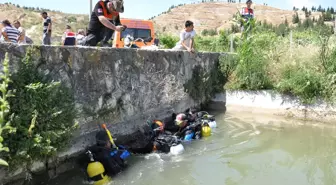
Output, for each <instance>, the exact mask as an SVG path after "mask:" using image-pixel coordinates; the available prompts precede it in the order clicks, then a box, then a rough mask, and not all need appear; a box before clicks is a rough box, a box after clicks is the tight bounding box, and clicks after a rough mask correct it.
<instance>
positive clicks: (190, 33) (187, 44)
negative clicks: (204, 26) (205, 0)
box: [173, 21, 196, 53]
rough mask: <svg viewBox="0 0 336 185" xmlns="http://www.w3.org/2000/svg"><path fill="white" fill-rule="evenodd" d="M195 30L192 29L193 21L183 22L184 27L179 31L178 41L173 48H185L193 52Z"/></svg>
mask: <svg viewBox="0 0 336 185" xmlns="http://www.w3.org/2000/svg"><path fill="white" fill-rule="evenodd" d="M195 36H196V32H195V30H194V23H193V22H191V21H186V22H185V28H184V30H183V31H182V32H181V33H180V41H179V42H178V43H177V44H176V46H175V47H174V48H173V50H187V51H189V52H192V53H193V52H194V51H195V50H194V37H195Z"/></svg>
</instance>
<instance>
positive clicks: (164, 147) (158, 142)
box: [147, 119, 184, 155]
mask: <svg viewBox="0 0 336 185" xmlns="http://www.w3.org/2000/svg"><path fill="white" fill-rule="evenodd" d="M147 124H148V125H149V126H150V127H151V129H152V131H153V141H152V142H153V149H152V151H153V152H163V153H169V152H170V153H172V154H174V155H177V154H180V153H182V152H183V151H184V147H183V145H182V144H181V140H179V139H178V138H177V136H174V135H173V134H172V133H171V132H169V131H165V130H164V128H165V124H164V123H163V122H162V121H160V120H155V119H154V120H147Z"/></svg>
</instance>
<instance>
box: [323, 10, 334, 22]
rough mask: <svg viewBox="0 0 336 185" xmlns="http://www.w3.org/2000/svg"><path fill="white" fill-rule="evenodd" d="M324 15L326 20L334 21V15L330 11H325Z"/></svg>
mask: <svg viewBox="0 0 336 185" xmlns="http://www.w3.org/2000/svg"><path fill="white" fill-rule="evenodd" d="M323 15H324V20H325V21H332V15H331V13H330V11H329V12H326V13H323Z"/></svg>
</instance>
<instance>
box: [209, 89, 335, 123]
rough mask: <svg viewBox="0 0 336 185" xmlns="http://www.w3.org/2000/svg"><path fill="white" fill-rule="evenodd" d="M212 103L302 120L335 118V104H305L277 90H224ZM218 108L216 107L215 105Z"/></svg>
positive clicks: (323, 120)
mask: <svg viewBox="0 0 336 185" xmlns="http://www.w3.org/2000/svg"><path fill="white" fill-rule="evenodd" d="M212 101H213V102H214V104H213V105H212V106H214V105H217V106H221V107H223V106H225V108H226V109H228V110H229V111H230V112H242V111H244V112H249V113H250V114H264V115H273V116H280V117H282V118H294V119H300V120H304V121H317V122H327V123H333V122H335V119H336V107H335V105H331V104H327V103H326V102H324V101H317V102H316V103H314V104H311V105H305V104H302V103H301V102H300V100H299V99H298V98H297V97H294V96H289V95H281V94H279V93H277V92H274V91H270V90H264V91H226V92H225V93H220V94H216V96H215V97H214V98H213V99H212ZM217 108H218V107H217Z"/></svg>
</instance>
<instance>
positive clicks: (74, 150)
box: [0, 44, 224, 184]
mask: <svg viewBox="0 0 336 185" xmlns="http://www.w3.org/2000/svg"><path fill="white" fill-rule="evenodd" d="M28 49H33V51H34V53H33V55H32V58H33V61H34V64H35V66H37V68H38V70H39V71H40V73H42V74H45V75H46V76H50V77H51V79H50V80H55V81H61V82H62V84H64V85H65V86H67V87H68V88H70V89H71V90H72V91H73V96H74V100H75V105H76V109H77V112H78V115H77V121H78V123H79V124H80V127H79V128H80V129H78V130H77V132H74V133H73V139H72V142H71V146H70V147H69V148H67V149H66V150H64V151H63V152H60V153H58V155H57V157H55V158H53V159H49V160H47V161H35V162H34V163H33V164H32V165H30V166H29V167H28V169H25V168H22V169H18V170H17V171H15V172H9V171H7V170H6V169H4V168H1V169H0V182H2V183H6V182H9V181H13V180H18V181H17V182H20V183H19V184H22V183H23V181H22V179H24V178H26V177H27V176H26V174H27V173H26V172H27V171H28V172H29V173H35V172H40V171H48V173H49V175H50V177H54V176H57V174H59V173H62V172H64V171H66V170H67V168H69V165H67V166H63V167H60V168H58V167H57V166H61V164H62V161H66V160H67V159H69V158H71V157H74V156H76V155H78V154H79V153H81V152H83V151H84V150H85V148H86V147H88V146H91V145H93V144H94V142H95V141H94V135H95V133H96V131H97V130H98V129H99V124H102V123H107V126H108V128H109V129H110V131H111V132H112V134H113V136H114V138H115V139H116V141H117V142H119V143H120V144H125V145H127V146H129V147H131V148H141V147H144V146H145V145H146V144H147V143H148V141H149V138H150V136H149V134H148V127H146V124H145V121H146V120H147V119H149V118H154V117H155V118H164V117H166V116H168V115H171V113H173V112H180V111H184V110H185V109H187V108H189V107H199V106H200V105H202V104H203V103H206V102H207V101H208V100H210V98H211V94H212V93H213V91H214V88H215V86H216V85H217V84H216V83H217V82H218V81H219V80H218V79H217V78H218V76H217V75H216V74H217V72H218V63H219V56H220V55H224V54H219V53H196V54H191V53H188V52H185V51H170V50H156V51H148V50H134V49H113V48H96V47H60V46H28V45H21V46H18V45H12V44H0V60H1V61H2V60H3V59H4V57H5V53H8V54H9V58H10V69H11V72H12V73H15V72H16V71H17V69H18V66H19V64H20V63H21V62H22V59H23V58H24V56H25V54H26V52H27V50H28ZM9 147H10V146H9ZM55 161H57V162H55ZM11 184H12V183H11Z"/></svg>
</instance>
